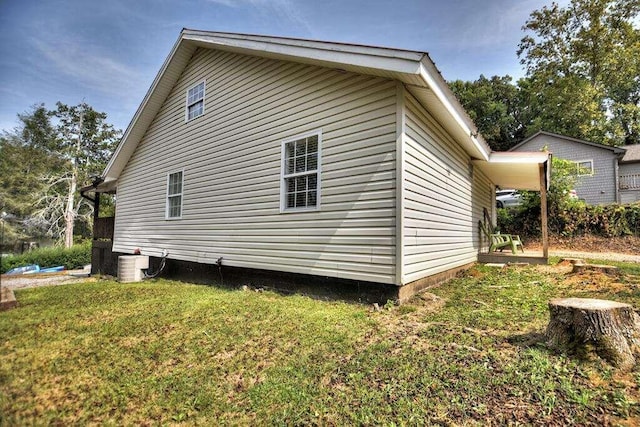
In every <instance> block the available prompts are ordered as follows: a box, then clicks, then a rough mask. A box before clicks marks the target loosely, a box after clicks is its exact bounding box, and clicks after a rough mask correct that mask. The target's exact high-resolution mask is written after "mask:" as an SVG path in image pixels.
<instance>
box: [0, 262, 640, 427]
mask: <svg viewBox="0 0 640 427" xmlns="http://www.w3.org/2000/svg"><path fill="white" fill-rule="evenodd" d="M620 267H621V268H622V269H623V271H631V272H634V271H635V269H634V268H635V267H634V266H623V265H621V266H620ZM624 269H628V270H624ZM594 277H596V276H593V277H592V276H589V277H587V276H585V277H569V276H566V275H565V273H564V272H563V271H562V270H561V269H560V268H557V267H555V268H554V267H518V268H512V267H510V268H508V269H506V270H495V269H491V268H488V267H483V266H479V267H476V268H474V269H472V270H470V271H469V272H468V273H467V274H466V275H464V276H462V277H459V278H457V279H455V280H453V281H451V282H449V283H447V284H446V285H443V286H441V287H439V288H436V289H434V290H433V294H423V295H421V296H419V297H417V298H414V299H413V300H412V301H411V302H410V303H409V304H407V305H403V306H401V307H391V306H386V308H384V309H383V310H382V311H374V310H372V309H371V308H370V307H367V306H362V305H357V304H349V303H345V302H327V301H319V300H314V299H311V298H308V297H304V296H297V295H294V296H282V295H279V294H276V293H272V292H256V291H253V290H244V291H243V290H229V289H221V288H216V287H207V286H196V285H188V284H184V283H179V282H170V281H165V280H157V281H150V282H144V283H139V284H126V285H125V284H118V283H114V282H109V281H99V282H93V283H84V284H76V285H67V286H57V287H50V288H37V289H31V290H25V291H19V292H18V293H17V298H18V301H19V303H20V307H19V308H18V309H15V310H12V311H7V312H2V313H0V336H2V337H4V340H3V341H2V343H1V346H0V417H1V418H0V424H4V425H16V424H20V425H22V424H86V423H100V424H174V423H177V424H181V423H183V424H213V423H215V424H234V425H236V424H245V425H246V424H340V425H342V424H456V425H459V424H465V425H467V424H471V425H474V424H478V425H483V424H487V423H495V424H518V423H521V424H543V423H544V424H556V425H557V424H580V425H585V424H587V425H588V424H594V425H601V424H603V423H606V422H612V421H613V422H621V423H627V424H633V423H634V422H637V421H638V420H639V419H640V418H638V417H639V415H640V407H639V405H638V399H639V398H640V392H639V391H638V386H637V382H638V377H639V376H640V372H639V371H637V370H635V371H632V372H630V373H620V372H617V371H615V370H613V369H612V368H610V367H609V366H608V365H606V364H604V363H602V362H601V361H600V360H599V359H597V358H595V357H594V358H590V359H588V360H572V359H570V358H568V357H567V356H563V355H558V354H554V353H552V352H550V351H549V350H547V349H546V348H545V347H544V345H542V343H541V340H540V333H541V332H543V331H544V327H545V326H546V323H547V320H548V314H547V301H548V300H549V299H550V298H552V297H555V296H592V297H597V298H602V297H607V298H610V299H616V300H619V301H625V302H629V303H631V304H633V305H634V306H636V307H639V306H640V294H639V293H638V291H637V289H636V286H637V285H636V283H637V280H636V279H635V278H634V276H625V277H623V279H622V280H619V281H616V282H615V283H614V282H613V281H608V280H609V279H606V278H604V277H600V276H597V277H599V279H598V280H595V279H594ZM594 281H595V283H593V282H594Z"/></svg>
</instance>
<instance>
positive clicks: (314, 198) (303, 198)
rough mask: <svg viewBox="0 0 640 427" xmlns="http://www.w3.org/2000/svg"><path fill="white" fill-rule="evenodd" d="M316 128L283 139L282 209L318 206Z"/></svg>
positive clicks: (301, 208)
mask: <svg viewBox="0 0 640 427" xmlns="http://www.w3.org/2000/svg"><path fill="white" fill-rule="evenodd" d="M320 145H321V133H320V132H319V131H317V132H314V133H312V134H308V135H305V136H301V137H298V138H296V139H294V140H289V141H284V142H283V143H282V189H281V194H282V195H281V211H282V212H285V211H292V210H296V211H297V210H316V209H318V207H319V206H320Z"/></svg>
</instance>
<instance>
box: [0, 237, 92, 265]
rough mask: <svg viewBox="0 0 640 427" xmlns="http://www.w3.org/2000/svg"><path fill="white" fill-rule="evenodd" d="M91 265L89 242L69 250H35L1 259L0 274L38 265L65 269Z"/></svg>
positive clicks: (58, 248) (54, 248) (56, 248)
mask: <svg viewBox="0 0 640 427" xmlns="http://www.w3.org/2000/svg"><path fill="white" fill-rule="evenodd" d="M89 263H91V241H87V242H84V243H82V244H80V245H75V246H73V247H71V248H70V249H65V248H61V247H53V248H43V249H36V250H34V251H30V252H26V253H24V254H22V255H10V256H8V257H4V258H2V266H0V272H1V273H5V272H7V271H9V270H11V269H12V268H14V267H21V266H24V265H29V264H38V265H40V267H43V268H46V267H55V266H58V265H64V267H65V269H68V270H69V269H73V268H80V267H82V266H84V265H86V264H89Z"/></svg>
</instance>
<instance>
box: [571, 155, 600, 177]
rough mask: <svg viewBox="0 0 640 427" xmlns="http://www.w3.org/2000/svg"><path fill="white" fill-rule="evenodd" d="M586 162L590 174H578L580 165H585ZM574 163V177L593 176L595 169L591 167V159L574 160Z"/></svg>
mask: <svg viewBox="0 0 640 427" xmlns="http://www.w3.org/2000/svg"><path fill="white" fill-rule="evenodd" d="M587 162H589V163H590V164H591V172H590V173H580V163H587ZM574 163H575V164H576V176H593V175H594V173H595V168H594V165H593V159H584V160H575V161H574ZM584 169H588V168H586V167H585V168H584Z"/></svg>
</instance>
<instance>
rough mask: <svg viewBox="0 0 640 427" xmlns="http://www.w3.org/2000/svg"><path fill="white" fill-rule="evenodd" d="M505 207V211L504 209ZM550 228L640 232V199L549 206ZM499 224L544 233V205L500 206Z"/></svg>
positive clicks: (569, 232) (568, 233) (569, 233)
mask: <svg viewBox="0 0 640 427" xmlns="http://www.w3.org/2000/svg"><path fill="white" fill-rule="evenodd" d="M501 211H502V212H501ZM548 223H549V232H550V233H553V234H557V235H561V236H565V237H575V236H583V235H586V234H593V235H597V236H604V237H620V236H626V235H634V236H640V203H635V204H632V205H620V204H617V203H612V204H609V205H599V206H591V205H587V204H584V203H565V204H561V205H550V206H549V221H548ZM498 227H499V228H500V230H502V231H503V232H505V233H513V234H522V235H524V236H539V235H540V207H539V206H522V207H521V208H520V209H512V210H509V211H507V210H506V209H499V210H498Z"/></svg>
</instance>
